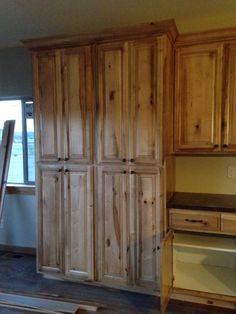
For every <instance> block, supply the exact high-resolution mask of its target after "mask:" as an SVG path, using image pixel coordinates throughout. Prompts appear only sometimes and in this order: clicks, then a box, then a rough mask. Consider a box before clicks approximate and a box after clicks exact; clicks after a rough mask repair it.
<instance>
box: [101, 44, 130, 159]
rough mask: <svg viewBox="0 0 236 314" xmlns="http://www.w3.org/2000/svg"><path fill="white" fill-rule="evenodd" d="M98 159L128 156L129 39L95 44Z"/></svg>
mask: <svg viewBox="0 0 236 314" xmlns="http://www.w3.org/2000/svg"><path fill="white" fill-rule="evenodd" d="M97 62H98V101H99V104H98V108H97V109H98V112H97V114H98V129H97V161H98V163H101V162H110V163H117V162H118V163H119V162H122V160H123V159H126V158H127V153H126V150H127V130H126V128H127V110H128V43H127V42H121V43H111V44H102V45H99V46H98V48H97Z"/></svg>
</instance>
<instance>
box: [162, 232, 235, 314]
mask: <svg viewBox="0 0 236 314" xmlns="http://www.w3.org/2000/svg"><path fill="white" fill-rule="evenodd" d="M161 273H162V278H161V313H162V314H163V313H165V311H166V307H167V305H168V302H169V299H170V297H171V296H173V297H174V298H177V299H181V300H185V301H188V302H196V303H204V304H208V305H213V306H220V307H228V308H231V309H234V310H236V303H235V300H236V276H235V273H236V239H235V236H233V235H223V234H210V233H202V234H200V233H196V232H190V231H179V230H178V231H172V230H170V232H169V233H168V234H167V236H166V238H165V239H164V240H163V242H162V256H161Z"/></svg>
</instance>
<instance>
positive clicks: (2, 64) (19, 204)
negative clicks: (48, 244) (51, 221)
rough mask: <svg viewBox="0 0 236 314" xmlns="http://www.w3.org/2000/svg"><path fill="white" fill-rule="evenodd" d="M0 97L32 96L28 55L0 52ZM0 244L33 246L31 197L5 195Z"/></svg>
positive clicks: (17, 50) (21, 50) (14, 50)
mask: <svg viewBox="0 0 236 314" xmlns="http://www.w3.org/2000/svg"><path fill="white" fill-rule="evenodd" d="M0 97H32V69H31V56H30V52H29V51H28V50H27V49H25V48H7V49H2V50H0ZM4 218H5V219H4V223H3V224H2V226H0V244H4V245H13V246H22V247H32V248H34V247H36V231H35V230H36V201H35V196H33V195H20V194H17V195H6V197H5V201H4Z"/></svg>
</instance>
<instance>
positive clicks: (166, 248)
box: [160, 230, 174, 314]
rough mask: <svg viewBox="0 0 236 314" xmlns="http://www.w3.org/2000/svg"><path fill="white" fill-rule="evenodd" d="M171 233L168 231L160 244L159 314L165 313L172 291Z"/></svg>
mask: <svg viewBox="0 0 236 314" xmlns="http://www.w3.org/2000/svg"><path fill="white" fill-rule="evenodd" d="M173 279H174V277H173V232H172V231H171V230H170V231H169V232H168V233H167V235H166V237H165V238H164V239H163V240H162V242H161V286H160V292H161V294H160V301H161V311H160V312H161V314H164V313H165V312H166V308H167V305H168V303H169V300H170V296H171V293H172V289H173Z"/></svg>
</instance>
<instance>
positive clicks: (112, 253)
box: [97, 166, 161, 289]
mask: <svg viewBox="0 0 236 314" xmlns="http://www.w3.org/2000/svg"><path fill="white" fill-rule="evenodd" d="M97 183H98V184H97V186H98V191H97V222H98V228H97V239H98V241H97V253H98V254H97V262H98V263H97V264H98V268H97V271H98V279H99V280H101V281H104V282H113V283H114V284H116V283H120V284H125V285H127V284H129V285H134V286H144V287H148V288H150V289H155V288H157V287H159V274H160V269H159V266H160V261H159V256H160V252H159V250H160V206H161V205H160V204H161V200H160V199H161V192H160V191H161V187H160V173H159V169H158V170H157V169H152V168H151V167H147V168H141V167H125V166H98V167H97Z"/></svg>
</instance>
